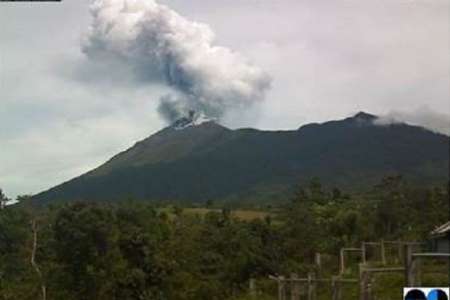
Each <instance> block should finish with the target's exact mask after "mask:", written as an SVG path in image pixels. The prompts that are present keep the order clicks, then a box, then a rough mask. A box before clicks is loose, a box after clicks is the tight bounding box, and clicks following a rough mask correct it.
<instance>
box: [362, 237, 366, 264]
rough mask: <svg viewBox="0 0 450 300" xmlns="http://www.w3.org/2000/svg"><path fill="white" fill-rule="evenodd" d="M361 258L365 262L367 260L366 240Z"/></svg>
mask: <svg viewBox="0 0 450 300" xmlns="http://www.w3.org/2000/svg"><path fill="white" fill-rule="evenodd" d="M361 260H362V263H363V264H365V263H366V262H367V253H366V243H364V242H363V243H362V245H361Z"/></svg>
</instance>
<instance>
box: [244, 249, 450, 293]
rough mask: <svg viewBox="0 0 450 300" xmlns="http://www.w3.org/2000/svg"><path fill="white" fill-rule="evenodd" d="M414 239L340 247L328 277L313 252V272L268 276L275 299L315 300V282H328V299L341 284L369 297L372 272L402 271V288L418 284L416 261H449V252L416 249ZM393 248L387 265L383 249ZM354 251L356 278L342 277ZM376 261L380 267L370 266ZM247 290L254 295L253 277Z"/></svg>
mask: <svg viewBox="0 0 450 300" xmlns="http://www.w3.org/2000/svg"><path fill="white" fill-rule="evenodd" d="M421 245H422V244H421V243H417V242H403V241H380V242H364V243H362V244H361V247H360V248H342V249H341V250H340V252H339V275H336V276H331V277H330V278H321V277H319V276H320V274H321V271H320V269H321V256H320V254H317V255H316V258H315V262H316V266H317V270H318V271H317V272H315V273H309V274H308V275H307V277H304V278H301V277H299V276H298V274H295V273H293V274H291V275H290V276H288V277H285V276H269V278H270V279H271V280H274V281H275V282H276V283H277V285H278V300H288V297H287V296H289V298H290V300H303V299H307V300H316V299H317V285H318V284H319V283H321V284H323V283H325V284H329V287H330V289H331V300H343V298H342V287H343V286H344V285H347V284H353V285H357V286H358V290H359V300H372V299H374V298H373V291H372V282H373V275H374V274H377V273H385V274H386V273H404V276H405V283H406V287H409V286H417V285H420V278H421V276H420V272H421V268H420V262H421V260H423V259H446V260H449V261H450V253H430V252H420V249H418V248H419V246H421ZM368 247H375V248H376V249H378V250H377V251H379V260H370V259H368V257H367V250H368ZM387 247H395V248H396V250H397V251H396V252H397V255H396V257H395V262H398V264H399V265H396V266H391V267H387V266H386V265H387V262H388V260H387V256H386V248H387ZM355 253H356V254H357V255H358V256H359V258H360V261H359V264H358V269H359V276H358V277H357V278H344V274H345V271H346V268H347V263H346V260H347V258H348V256H349V255H350V254H355ZM374 263H375V264H378V265H381V267H371V265H374ZM250 292H251V293H252V294H253V295H256V294H257V287H256V284H255V281H254V280H250Z"/></svg>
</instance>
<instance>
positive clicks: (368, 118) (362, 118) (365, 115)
mask: <svg viewBox="0 0 450 300" xmlns="http://www.w3.org/2000/svg"><path fill="white" fill-rule="evenodd" d="M353 119H356V120H360V121H373V120H375V119H377V116H375V115H372V114H368V113H366V112H363V111H360V112H359V113H357V114H356V115H354V116H353Z"/></svg>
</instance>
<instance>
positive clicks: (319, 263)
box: [315, 252, 322, 276]
mask: <svg viewBox="0 0 450 300" xmlns="http://www.w3.org/2000/svg"><path fill="white" fill-rule="evenodd" d="M315 263H316V268H317V274H319V276H320V274H322V257H321V255H320V253H319V252H317V253H316V256H315Z"/></svg>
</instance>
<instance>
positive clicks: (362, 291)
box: [359, 264, 369, 300]
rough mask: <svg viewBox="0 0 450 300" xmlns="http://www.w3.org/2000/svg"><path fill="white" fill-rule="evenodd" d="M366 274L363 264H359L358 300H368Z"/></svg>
mask: <svg viewBox="0 0 450 300" xmlns="http://www.w3.org/2000/svg"><path fill="white" fill-rule="evenodd" d="M367 283H368V273H367V271H366V269H365V267H364V265H363V264H359V300H369V298H368V293H367Z"/></svg>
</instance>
